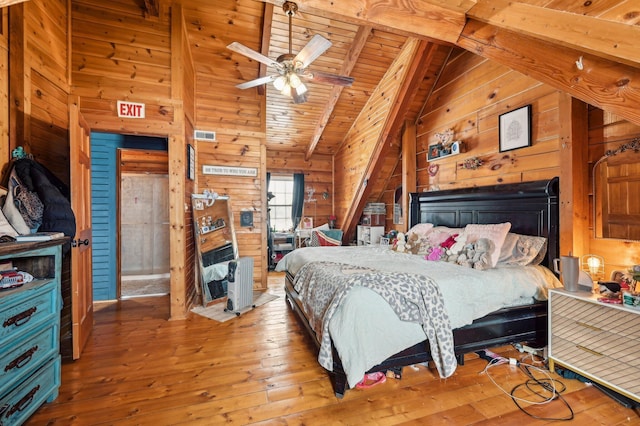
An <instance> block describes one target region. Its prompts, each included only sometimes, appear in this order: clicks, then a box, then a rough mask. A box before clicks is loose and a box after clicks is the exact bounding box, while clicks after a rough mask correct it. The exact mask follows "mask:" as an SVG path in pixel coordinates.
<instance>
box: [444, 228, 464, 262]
mask: <svg viewBox="0 0 640 426" xmlns="http://www.w3.org/2000/svg"><path fill="white" fill-rule="evenodd" d="M453 240H454V243H453V244H451V245H450V247H449V248H448V249H447V261H448V262H457V260H458V256H459V255H460V252H462V250H463V249H464V247H465V245H466V243H467V236H466V235H465V234H464V232H463V233H462V234H460V235H455V236H454V237H453Z"/></svg>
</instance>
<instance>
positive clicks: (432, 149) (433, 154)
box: [427, 143, 442, 160]
mask: <svg viewBox="0 0 640 426" xmlns="http://www.w3.org/2000/svg"><path fill="white" fill-rule="evenodd" d="M441 151H442V145H441V144H439V143H434V144H433V145H429V152H428V154H427V159H428V160H435V159H436V158H440V152H441Z"/></svg>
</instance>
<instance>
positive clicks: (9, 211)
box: [2, 170, 31, 235]
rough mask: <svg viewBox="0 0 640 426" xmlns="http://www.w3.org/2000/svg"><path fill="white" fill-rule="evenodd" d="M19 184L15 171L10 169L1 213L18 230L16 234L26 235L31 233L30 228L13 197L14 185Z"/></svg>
mask: <svg viewBox="0 0 640 426" xmlns="http://www.w3.org/2000/svg"><path fill="white" fill-rule="evenodd" d="M19 184H20V181H19V179H18V175H17V174H16V171H15V170H11V173H10V174H9V184H8V185H9V187H8V188H7V196H6V198H5V200H4V205H3V206H2V213H4V215H5V217H6V218H7V220H8V221H9V223H10V224H11V226H12V227H13V229H15V230H16V231H17V232H18V234H21V235H26V234H30V233H31V228H29V226H27V224H26V222H25V221H24V218H23V217H22V214H21V213H20V210H18V207H16V204H15V198H14V192H15V188H16V185H19Z"/></svg>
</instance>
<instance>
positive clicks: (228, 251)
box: [191, 194, 238, 306]
mask: <svg viewBox="0 0 640 426" xmlns="http://www.w3.org/2000/svg"><path fill="white" fill-rule="evenodd" d="M191 201H192V210H193V225H194V239H195V249H196V256H197V258H198V261H199V269H200V282H201V294H202V304H203V305H204V306H207V304H208V303H209V302H211V301H214V300H216V299H220V298H223V297H225V296H226V295H227V268H228V267H227V264H228V263H229V261H230V260H236V259H238V244H237V242H236V233H235V231H234V227H233V215H232V212H231V206H230V203H229V197H227V196H217V197H216V196H214V195H212V194H192V200H191Z"/></svg>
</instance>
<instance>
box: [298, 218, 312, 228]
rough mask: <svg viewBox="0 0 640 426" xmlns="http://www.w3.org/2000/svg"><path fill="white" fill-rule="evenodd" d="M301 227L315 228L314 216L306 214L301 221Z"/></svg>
mask: <svg viewBox="0 0 640 426" xmlns="http://www.w3.org/2000/svg"><path fill="white" fill-rule="evenodd" d="M300 229H313V218H312V217H309V216H305V217H303V218H302V220H301V221H300Z"/></svg>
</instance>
